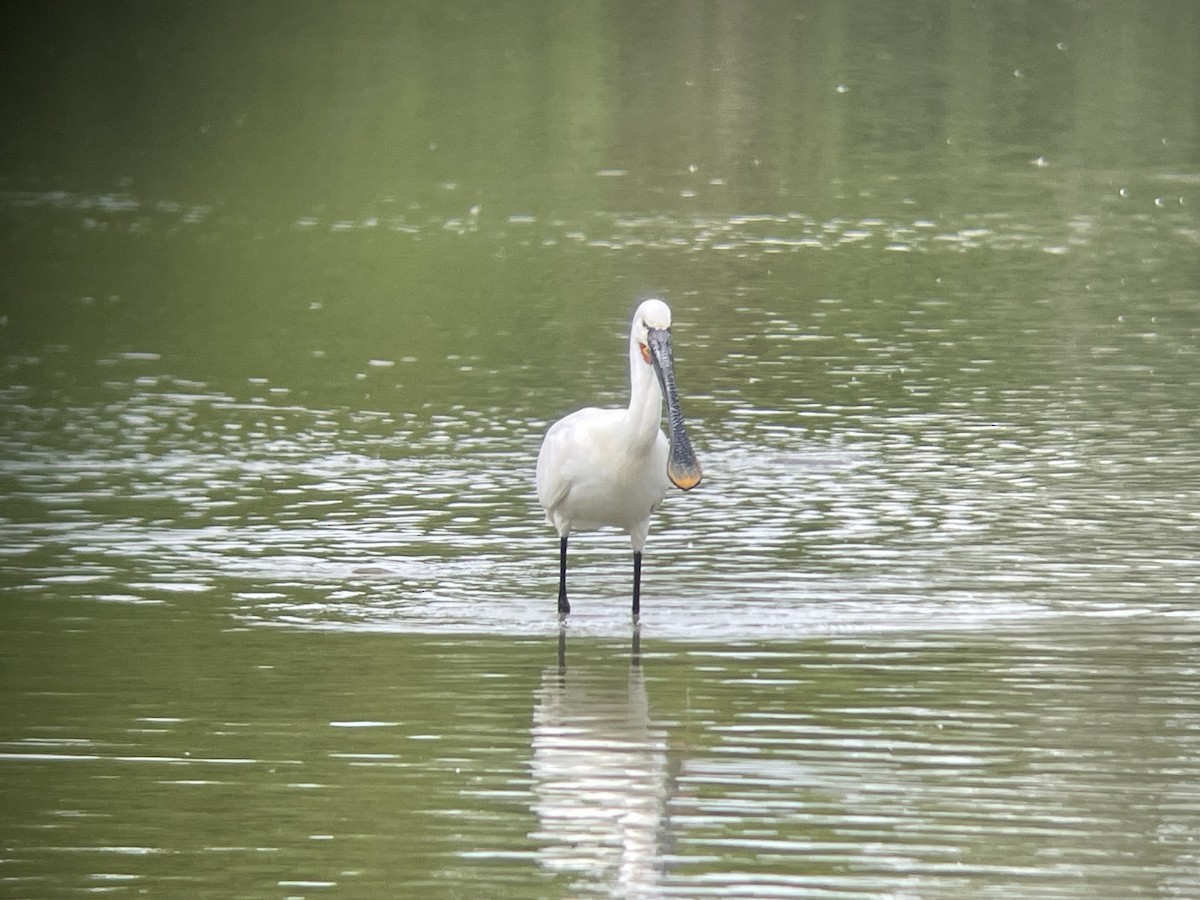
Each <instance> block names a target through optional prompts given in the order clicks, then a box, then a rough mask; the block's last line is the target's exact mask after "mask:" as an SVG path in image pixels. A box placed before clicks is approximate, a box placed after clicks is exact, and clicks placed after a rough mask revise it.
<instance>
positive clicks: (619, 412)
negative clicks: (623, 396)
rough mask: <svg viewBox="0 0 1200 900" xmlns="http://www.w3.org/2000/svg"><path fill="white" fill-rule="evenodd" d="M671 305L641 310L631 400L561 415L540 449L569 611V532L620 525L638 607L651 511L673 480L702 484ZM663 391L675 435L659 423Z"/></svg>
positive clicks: (541, 489) (543, 492) (632, 351)
mask: <svg viewBox="0 0 1200 900" xmlns="http://www.w3.org/2000/svg"><path fill="white" fill-rule="evenodd" d="M670 329H671V310H670V308H668V306H667V304H665V303H664V302H663V301H662V300H659V299H654V298H652V299H649V300H646V301H645V302H643V303H642V304H641V305H640V306H639V307H638V308H637V311H636V312H635V313H634V316H633V322H632V323H631V325H630V331H629V382H630V391H629V406H628V407H627V408H625V409H597V408H594V407H589V408H587V409H581V410H579V411H577V412H574V413H571V414H570V415H569V416H566V417H565V418H563V419H561V420H559V421H558V422H556V423H555V424H554V425H553V426H551V428H550V430H549V431H548V432H547V433H546V438H545V440H544V441H543V442H542V449H541V451H540V452H539V453H538V462H537V492H538V500H539V501H540V502H541V504H542V508H543V509H544V510H545V511H546V520H547V521H548V522H549V523H550V524H551V525H553V526H554V528H555V530H556V531H557V532H558V535H559V538H560V569H559V593H558V608H559V612H560V613H563V614H565V613H567V612H570V604H569V603H568V602H567V591H566V555H567V536H568V535H569V534H570V533H571V532H572V531H587V530H591V529H594V528H600V527H602V526H605V525H613V526H616V527H618V528H621V529H623V530H625V531H626V532H628V533H629V538H630V542H631V543H632V545H633V555H634V581H633V612H634V614H635V615H636V614H637V613H638V611H639V596H640V588H641V584H640V582H641V559H642V549H643V548H644V547H645V545H646V536H647V534H648V533H649V531H650V516H651V514H652V513H653V512H654V510H655V509H657V508H658V505H659V504H660V503H662V500H663V497H664V496H665V495H666V493H667V488H668V487H669V486H670V485H671V484H672V483H674V484H675V485H677V486H678V487H680V488H682V489H683V490H690V489H691V488H693V487H695V486H696V485H697V484H699V483H700V478H701V471H700V465H699V463H697V461H696V457H695V454H694V453H693V452H692V447H691V443H690V441H689V440H688V436H687V430H686V428H685V427H684V424H683V414H682V412H681V411H680V408H679V395H678V391H677V390H676V388H675V373H674V361H673V358H672V353H671V332H670ZM664 393H665V395H666V400H667V409H668V415H669V419H670V434H671V437H670V439H668V438H667V436H666V435H664V434H663V432H662V430H661V428H660V427H659V426H660V422H661V420H662V407H663V397H664Z"/></svg>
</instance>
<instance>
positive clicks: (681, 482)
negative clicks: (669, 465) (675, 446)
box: [667, 466, 703, 491]
mask: <svg viewBox="0 0 1200 900" xmlns="http://www.w3.org/2000/svg"><path fill="white" fill-rule="evenodd" d="M702 474H703V473H702V472H701V471H700V467H699V466H696V467H695V468H694V469H688V470H687V471H684V472H678V471H675V470H672V469H668V470H667V477H668V478H670V479H671V482H672V483H673V484H674V485H675V487H677V488H679V489H680V490H681V491H690V490H691V489H692V488H694V487H695V486H696V485H698V484H699V483H700V478H701V477H702Z"/></svg>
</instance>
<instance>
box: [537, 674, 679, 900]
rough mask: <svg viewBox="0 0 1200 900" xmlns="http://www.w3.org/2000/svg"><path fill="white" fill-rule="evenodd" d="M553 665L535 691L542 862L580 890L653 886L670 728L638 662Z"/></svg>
mask: <svg viewBox="0 0 1200 900" xmlns="http://www.w3.org/2000/svg"><path fill="white" fill-rule="evenodd" d="M621 670H622V677H621V680H620V681H618V680H616V679H615V678H614V677H613V676H614V674H615V670H614V668H613V667H609V666H605V667H603V668H598V667H592V668H583V669H572V670H570V672H568V671H567V669H566V666H565V665H560V666H558V667H557V668H548V669H547V670H546V671H545V672H544V673H543V676H542V683H541V685H540V687H539V688H538V690H537V692H536V694H535V705H534V710H533V780H534V793H535V795H536V798H537V799H536V801H535V803H534V811H535V812H536V813H537V817H538V823H539V829H538V831H537V832H536V833H535V834H533V835H532V837H533V838H534V839H535V840H538V841H540V842H541V847H540V849H539V851H538V857H539V860H540V861H541V864H542V865H543V866H544V867H545V868H546V869H548V870H550V871H552V872H555V873H562V874H569V875H572V876H574V877H575V887H576V889H583V890H587V889H591V890H597V891H608V892H611V893H614V894H619V895H621V896H638V895H639V894H642V893H646V892H653V891H654V889H655V887H656V886H657V885H658V884H659V879H660V875H661V864H660V858H661V844H662V837H663V835H664V832H665V824H666V806H667V795H668V790H667V787H668V781H669V775H668V766H667V734H666V731H665V729H663V728H660V727H658V726H656V725H655V724H654V723H653V722H652V721H651V718H650V708H649V703H648V700H647V697H646V686H645V682H644V679H643V676H642V671H641V668H640V667H639V666H638V664H637V662H636V657H635V662H634V663H633V664H632V665H631V666H630V667H629V670H628V675H627V676H625V675H624V671H623V670H624V666H623V665H622V666H621Z"/></svg>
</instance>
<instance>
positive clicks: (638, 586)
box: [633, 550, 642, 618]
mask: <svg viewBox="0 0 1200 900" xmlns="http://www.w3.org/2000/svg"><path fill="white" fill-rule="evenodd" d="M641 611H642V551H641V550H634V551H633V616H634V618H637V616H638V614H639V613H641Z"/></svg>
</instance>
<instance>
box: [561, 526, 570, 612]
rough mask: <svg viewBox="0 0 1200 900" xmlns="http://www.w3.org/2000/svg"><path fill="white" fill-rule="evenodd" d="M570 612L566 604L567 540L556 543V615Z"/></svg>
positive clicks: (568, 604) (568, 605)
mask: <svg viewBox="0 0 1200 900" xmlns="http://www.w3.org/2000/svg"><path fill="white" fill-rule="evenodd" d="M570 611H571V604H570V603H568V602H567V539H566V538H565V537H564V538H563V539H562V540H560V541H559V542H558V614H559V615H560V616H565V615H566V614H567V613H569V612H570Z"/></svg>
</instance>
